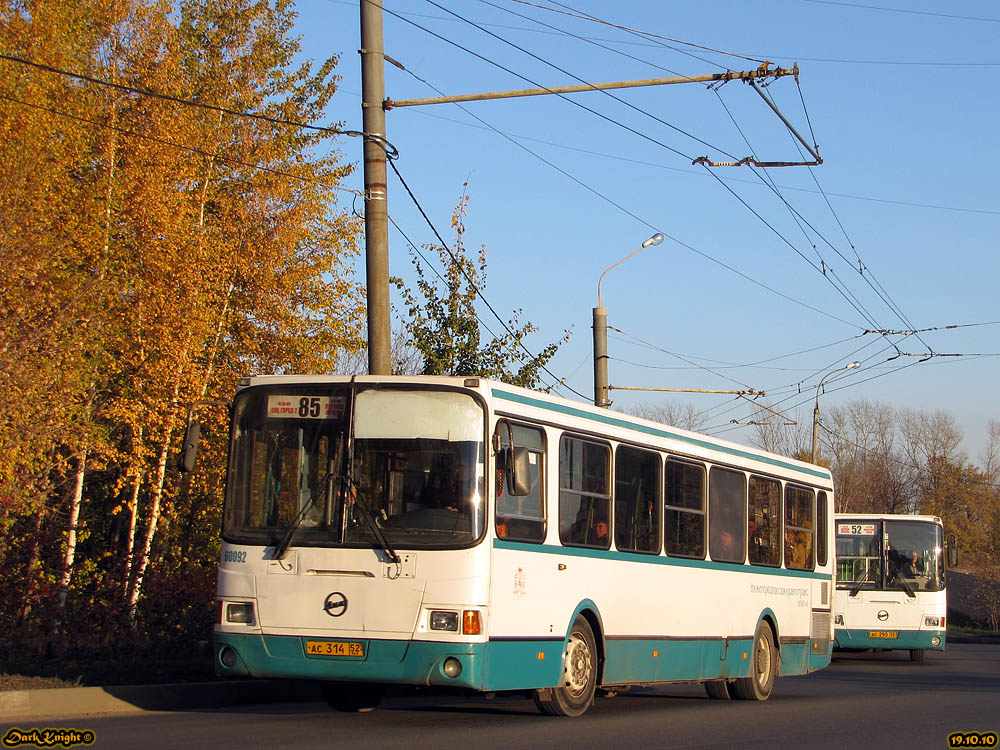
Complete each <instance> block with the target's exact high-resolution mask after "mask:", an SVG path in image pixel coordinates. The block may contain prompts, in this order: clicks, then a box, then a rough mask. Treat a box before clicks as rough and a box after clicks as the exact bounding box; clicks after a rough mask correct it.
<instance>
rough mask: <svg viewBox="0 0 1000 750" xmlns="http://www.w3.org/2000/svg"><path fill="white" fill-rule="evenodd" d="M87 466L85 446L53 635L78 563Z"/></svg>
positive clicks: (72, 501)
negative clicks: (77, 537)
mask: <svg viewBox="0 0 1000 750" xmlns="http://www.w3.org/2000/svg"><path fill="white" fill-rule="evenodd" d="M86 466H87V449H86V448H84V449H83V450H82V451H81V452H80V454H79V455H78V456H77V462H76V475H75V477H74V480H73V494H72V495H71V497H70V505H69V526H68V528H67V530H66V555H65V556H64V557H63V566H62V577H61V578H60V580H59V592H58V594H57V600H56V616H55V620H54V621H53V623H52V636H53V637H55V636H58V635H59V632H60V630H61V629H62V622H63V615H64V613H65V611H66V600H67V599H68V598H69V587H70V584H72V583H73V566H74V564H75V563H76V532H77V524H78V523H79V522H80V507H81V506H82V505H83V478H84V472H85V471H86Z"/></svg>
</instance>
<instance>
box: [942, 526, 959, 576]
mask: <svg viewBox="0 0 1000 750" xmlns="http://www.w3.org/2000/svg"><path fill="white" fill-rule="evenodd" d="M944 548H945V550H947V553H948V567H949V568H951V569H953V570H954V569H955V568H957V567H958V540H957V539H956V538H955V535H954V534H949V535H948V539H947V541H946V542H945V543H944Z"/></svg>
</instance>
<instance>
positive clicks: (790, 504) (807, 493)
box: [785, 484, 816, 570]
mask: <svg viewBox="0 0 1000 750" xmlns="http://www.w3.org/2000/svg"><path fill="white" fill-rule="evenodd" d="M814 515H815V511H814V501H813V491H812V490H810V489H806V488H805V487H794V486H792V485H790V484H789V485H786V486H785V567H786V568H798V569H799V570H812V569H813V567H814V566H813V553H814V551H815V549H816V546H815V536H816V523H815V517H814Z"/></svg>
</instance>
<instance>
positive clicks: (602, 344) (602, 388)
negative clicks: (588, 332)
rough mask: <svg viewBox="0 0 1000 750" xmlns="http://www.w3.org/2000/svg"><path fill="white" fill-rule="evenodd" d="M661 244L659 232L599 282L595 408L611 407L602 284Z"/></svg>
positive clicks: (606, 318)
mask: <svg viewBox="0 0 1000 750" xmlns="http://www.w3.org/2000/svg"><path fill="white" fill-rule="evenodd" d="M661 242H663V235H662V234H660V233H659V232H657V233H656V234H654V235H653V236H652V237H650V238H649V239H648V240H646V241H645V242H643V243H642V245H640V246H639V247H638V248H636V249H635V250H633V251H632V252H631V253H629V254H628V255H626V256H625V257H624V258H622V259H621V260H620V261H618V262H617V263H613V264H612V265H610V266H608V267H607V268H606V269H604V273H602V274H601V278H600V279H598V280H597V307H595V308H594V406H599V407H601V408H602V409H607V408H608V407H609V406H611V402H610V401H609V400H608V311H607V309H606V308H605V307H604V304H603V302H602V301H601V282H603V281H604V276H605V274H607V272H608V271H610V270H611V269H612V268H614V267H615V266H617V265H619V264H621V263H624V262H625V261H627V260H628V259H629V258H631V257H632V256H633V255H635V254H636V253H637V252H639V251H640V250H645V249H646V248H647V247H649V246H650V245H659V244H660V243H661Z"/></svg>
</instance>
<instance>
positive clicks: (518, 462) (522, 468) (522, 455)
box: [507, 445, 531, 497]
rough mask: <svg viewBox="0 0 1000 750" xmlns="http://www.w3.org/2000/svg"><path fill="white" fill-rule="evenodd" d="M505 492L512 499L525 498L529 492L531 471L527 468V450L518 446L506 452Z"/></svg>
mask: <svg viewBox="0 0 1000 750" xmlns="http://www.w3.org/2000/svg"><path fill="white" fill-rule="evenodd" d="M507 460H508V464H507V476H508V477H509V479H510V481H509V482H508V484H509V485H510V486H509V487H508V488H507V492H508V493H509V494H510V495H513V496H514V497H525V496H526V495H528V494H529V493H530V492H531V469H530V467H529V466H528V449H527V448H522V447H519V446H516V445H515V446H514V448H513V449H512V450H511V449H508V450H507Z"/></svg>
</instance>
